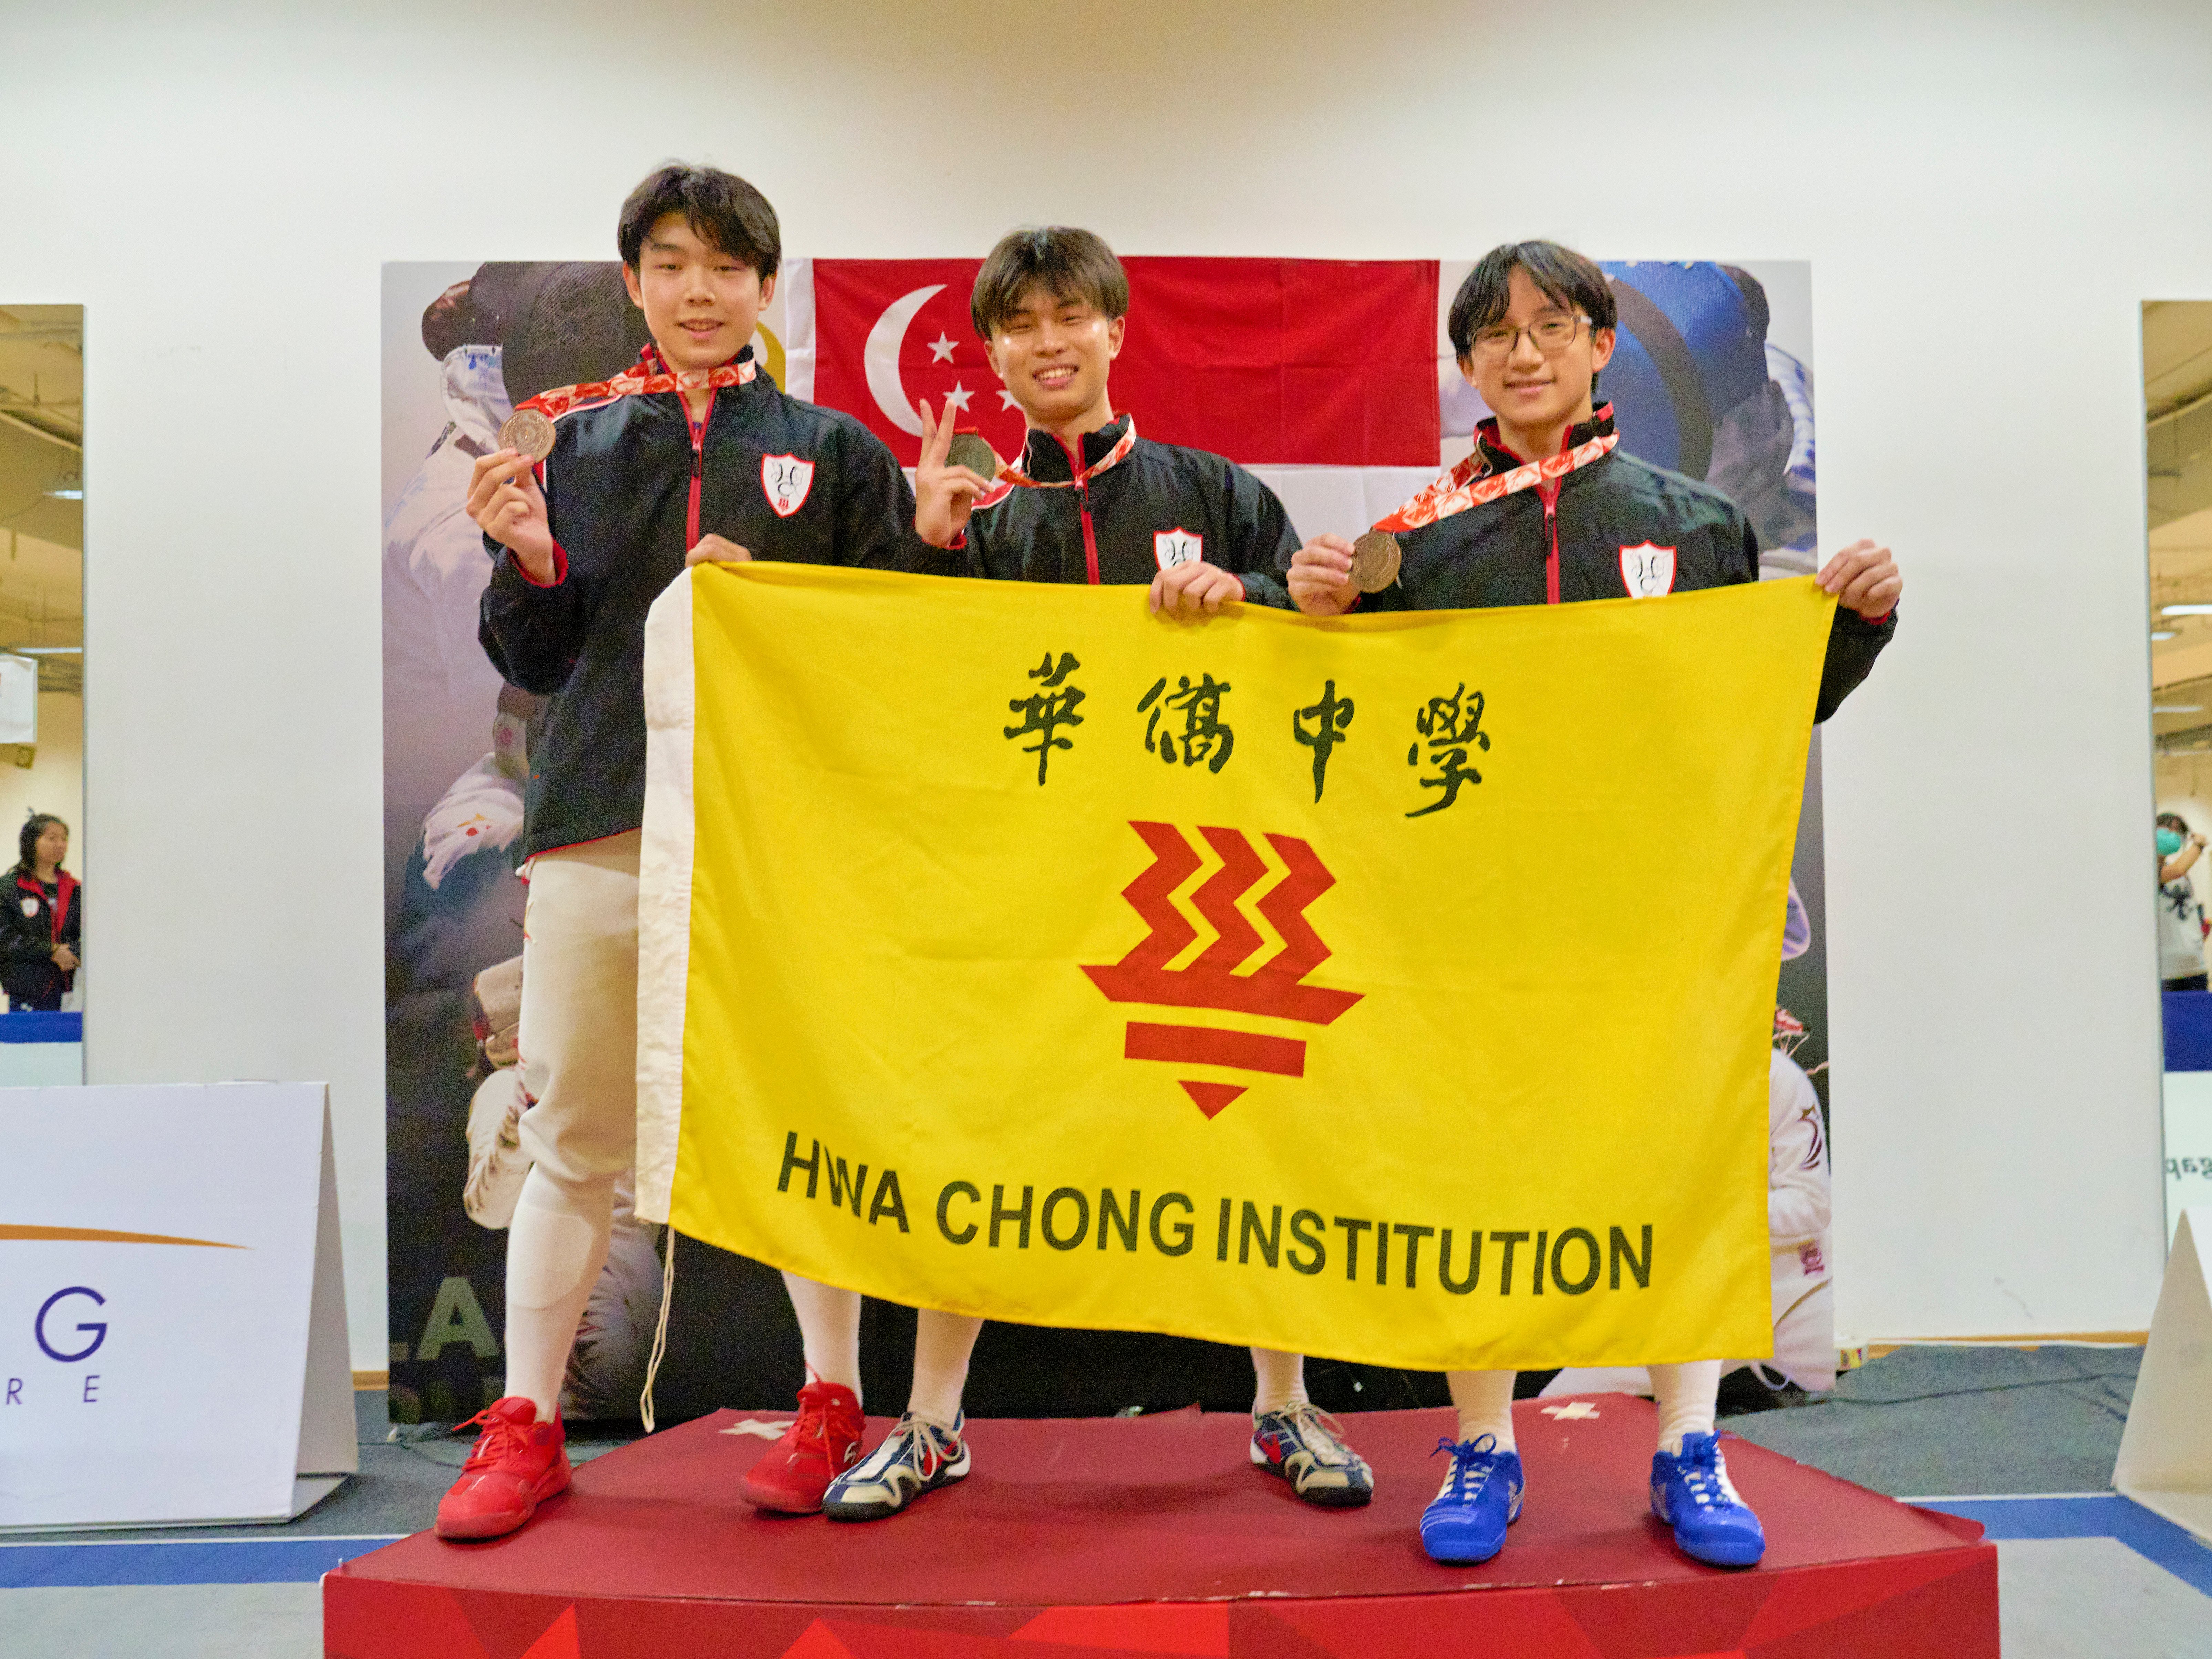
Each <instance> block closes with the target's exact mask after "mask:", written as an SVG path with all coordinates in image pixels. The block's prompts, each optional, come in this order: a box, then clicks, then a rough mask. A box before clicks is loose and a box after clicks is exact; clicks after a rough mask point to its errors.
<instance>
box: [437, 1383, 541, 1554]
mask: <svg viewBox="0 0 2212 1659" xmlns="http://www.w3.org/2000/svg"><path fill="white" fill-rule="evenodd" d="M479 1423H481V1424H482V1425H483V1433H482V1434H480V1435H478V1436H477V1443H476V1444H475V1445H474V1446H472V1447H471V1448H470V1449H469V1459H468V1462H465V1463H464V1464H462V1465H461V1478H460V1479H459V1480H456V1481H454V1482H453V1486H452V1487H451V1489H449V1490H448V1491H447V1493H446V1495H445V1496H444V1497H443V1498H440V1499H439V1500H438V1527H437V1531H438V1536H439V1537H441V1538H497V1537H499V1536H500V1535H501V1534H504V1533H510V1532H513V1530H514V1529H515V1528H517V1527H519V1526H520V1525H521V1524H522V1523H523V1522H526V1521H527V1520H529V1519H530V1517H531V1516H533V1515H535V1514H537V1513H538V1505H539V1504H542V1503H544V1501H545V1500H546V1499H547V1498H556V1497H558V1496H559V1495H560V1494H561V1493H562V1492H566V1491H568V1435H567V1433H566V1432H565V1431H563V1430H562V1426H561V1419H559V1418H558V1417H557V1416H556V1418H555V1419H553V1420H552V1421H551V1422H550V1423H540V1422H539V1421H538V1407H536V1406H534V1405H532V1403H531V1402H530V1401H528V1400H526V1399H525V1398H524V1397H523V1396H522V1395H507V1398H506V1399H504V1400H498V1401H493V1402H492V1403H491V1404H490V1405H489V1406H488V1407H485V1408H484V1409H483V1411H480V1412H478V1413H477V1414H476V1415H475V1416H474V1417H471V1419H469V1420H468V1421H467V1422H465V1423H459V1424H456V1425H454V1426H455V1427H456V1428H457V1429H466V1428H473V1427H475V1426H476V1425H477V1424H479Z"/></svg>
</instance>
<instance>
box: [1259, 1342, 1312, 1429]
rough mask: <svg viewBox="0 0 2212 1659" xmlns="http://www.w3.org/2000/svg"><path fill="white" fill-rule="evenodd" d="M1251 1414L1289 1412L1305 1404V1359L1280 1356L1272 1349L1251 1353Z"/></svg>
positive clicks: (1296, 1356) (1280, 1354)
mask: <svg viewBox="0 0 2212 1659" xmlns="http://www.w3.org/2000/svg"><path fill="white" fill-rule="evenodd" d="M1252 1377H1253V1389H1252V1415H1253V1416H1255V1417H1257V1416H1259V1415H1260V1413H1262V1412H1286V1411H1288V1410H1290V1408H1291V1407H1293V1406H1303V1405H1304V1404H1305V1403H1306V1357H1305V1356H1304V1354H1302V1353H1278V1352H1275V1351H1274V1350H1273V1348H1255V1349H1253V1350H1252Z"/></svg>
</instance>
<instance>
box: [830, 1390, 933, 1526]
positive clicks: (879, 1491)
mask: <svg viewBox="0 0 2212 1659" xmlns="http://www.w3.org/2000/svg"><path fill="white" fill-rule="evenodd" d="M967 1420H968V1419H967V1413H965V1412H963V1413H961V1414H960V1416H959V1417H958V1419H956V1420H955V1421H954V1423H953V1425H952V1427H951V1430H950V1431H947V1430H945V1429H940V1428H939V1427H938V1426H937V1425H935V1424H934V1423H925V1422H923V1421H922V1420H921V1419H920V1418H918V1417H916V1416H915V1414H914V1413H912V1412H908V1413H907V1414H906V1415H905V1416H903V1417H902V1418H900V1419H899V1420H898V1426H897V1427H896V1428H894V1429H893V1430H892V1431H890V1433H889V1434H888V1435H886V1436H884V1443H883V1444H882V1445H880V1446H878V1447H877V1448H876V1449H875V1450H874V1451H872V1452H871V1453H870V1454H869V1455H867V1456H866V1457H864V1458H862V1459H861V1460H860V1462H857V1463H855V1464H854V1465H853V1467H852V1468H849V1469H847V1470H846V1471H845V1472H844V1473H843V1474H841V1475H839V1476H838V1477H837V1478H836V1480H832V1481H831V1482H830V1483H829V1491H827V1492H823V1494H822V1513H823V1514H824V1515H826V1516H829V1518H830V1519H831V1520H832V1521H880V1520H882V1519H883V1518H884V1516H891V1515H896V1514H897V1513H898V1512H899V1511H900V1510H902V1509H904V1508H905V1507H906V1506H907V1505H908V1504H911V1503H913V1502H914V1500H915V1498H919V1497H921V1495H922V1493H924V1492H935V1491H936V1490H937V1489H938V1488H939V1486H951V1484H952V1483H953V1482H954V1481H956V1480H966V1479H967V1478H968V1466H969V1456H968V1441H967V1437H965V1436H964V1435H963V1434H962V1433H961V1432H960V1431H961V1430H962V1428H963V1427H964V1426H965V1425H966V1423H967Z"/></svg>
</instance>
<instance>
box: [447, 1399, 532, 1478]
mask: <svg viewBox="0 0 2212 1659" xmlns="http://www.w3.org/2000/svg"><path fill="white" fill-rule="evenodd" d="M479 1423H481V1424H483V1433H482V1434H480V1435H478V1436H477V1443H476V1444H475V1445H473V1446H471V1447H470V1448H469V1455H468V1459H467V1461H466V1462H464V1463H463V1464H462V1465H461V1473H462V1474H468V1473H469V1471H470V1470H471V1469H482V1468H489V1467H490V1466H491V1465H493V1464H495V1463H497V1462H502V1461H503V1460H505V1459H507V1458H508V1457H513V1456H516V1455H520V1454H521V1453H523V1452H526V1451H528V1450H529V1449H530V1431H531V1429H532V1428H534V1427H536V1426H537V1425H535V1424H531V1425H520V1424H517V1423H514V1422H512V1421H510V1420H509V1419H507V1418H504V1417H495V1416H493V1415H492V1408H491V1407H489V1406H487V1407H484V1409H483V1410H482V1411H480V1412H478V1413H477V1414H476V1415H475V1416H474V1417H471V1419H469V1420H468V1421H467V1422H465V1423H456V1424H454V1425H453V1432H454V1433H455V1434H459V1432H460V1431H462V1430H463V1429H473V1428H475V1427H476V1426H477V1425H478V1424H479Z"/></svg>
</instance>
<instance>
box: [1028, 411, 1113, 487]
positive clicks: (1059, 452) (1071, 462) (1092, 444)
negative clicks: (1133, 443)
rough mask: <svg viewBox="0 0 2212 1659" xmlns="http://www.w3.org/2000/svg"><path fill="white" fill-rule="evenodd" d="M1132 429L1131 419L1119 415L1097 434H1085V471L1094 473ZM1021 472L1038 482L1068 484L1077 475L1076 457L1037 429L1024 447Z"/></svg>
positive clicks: (1083, 458) (1083, 450) (1052, 436)
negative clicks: (1093, 469)
mask: <svg viewBox="0 0 2212 1659" xmlns="http://www.w3.org/2000/svg"><path fill="white" fill-rule="evenodd" d="M1128 430H1129V417H1128V416H1127V415H1116V416H1115V417H1114V418H1113V419H1112V420H1110V421H1109V422H1106V424H1105V425H1103V426H1102V427H1100V428H1098V430H1097V431H1096V432H1086V433H1085V434H1084V435H1083V441H1082V446H1081V449H1080V453H1081V456H1082V470H1083V471H1086V472H1087V471H1091V469H1092V468H1093V467H1097V466H1098V465H1100V463H1102V462H1103V461H1104V460H1105V459H1107V457H1109V455H1111V454H1112V453H1114V447H1115V445H1116V444H1118V443H1120V442H1121V440H1122V438H1123V437H1124V436H1125V435H1127V432H1128ZM1021 471H1024V472H1025V473H1027V474H1028V475H1029V476H1030V477H1032V478H1035V479H1036V481H1037V482H1038V483H1069V482H1070V481H1072V480H1073V478H1074V477H1075V474H1076V471H1077V467H1076V462H1075V457H1074V456H1073V455H1071V454H1070V453H1068V447H1067V446H1066V444H1064V443H1062V442H1061V441H1060V440H1059V439H1058V438H1056V437H1054V435H1052V434H1051V433H1049V432H1040V431H1039V430H1037V429H1036V428H1035V427H1032V428H1030V434H1029V436H1028V438H1027V439H1026V440H1024V442H1023V444H1022V462H1021Z"/></svg>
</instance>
